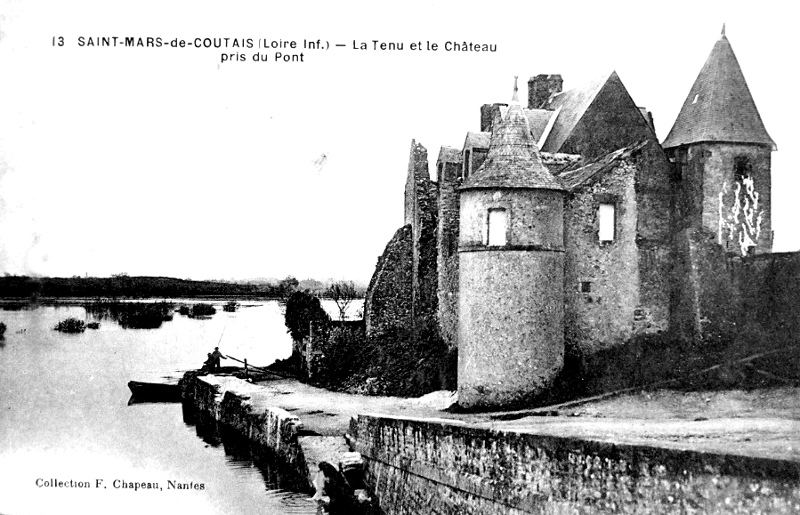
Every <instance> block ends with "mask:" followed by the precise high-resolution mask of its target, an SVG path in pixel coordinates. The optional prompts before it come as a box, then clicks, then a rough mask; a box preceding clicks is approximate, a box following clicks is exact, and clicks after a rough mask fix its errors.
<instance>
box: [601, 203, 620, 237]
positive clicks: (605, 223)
mask: <svg viewBox="0 0 800 515" xmlns="http://www.w3.org/2000/svg"><path fill="white" fill-rule="evenodd" d="M597 215H598V219H599V223H600V231H599V236H600V243H611V242H613V241H614V239H615V238H616V235H617V227H616V225H617V224H616V206H615V205H614V204H609V203H602V204H600V206H599V208H598V211H597Z"/></svg>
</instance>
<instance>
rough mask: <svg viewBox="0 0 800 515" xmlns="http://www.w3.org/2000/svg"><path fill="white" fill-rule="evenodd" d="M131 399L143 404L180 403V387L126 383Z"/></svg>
mask: <svg viewBox="0 0 800 515" xmlns="http://www.w3.org/2000/svg"><path fill="white" fill-rule="evenodd" d="M128 388H130V389H131V393H132V394H133V397H134V398H135V399H136V400H137V401H143V402H180V401H181V387H180V386H178V385H177V384H167V383H143V382H140V381H128Z"/></svg>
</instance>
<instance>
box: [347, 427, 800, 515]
mask: <svg viewBox="0 0 800 515" xmlns="http://www.w3.org/2000/svg"><path fill="white" fill-rule="evenodd" d="M356 429H357V434H356V435H355V436H356V450H357V451H358V452H360V453H361V454H362V456H363V457H364V460H365V464H366V472H367V481H368V483H369V485H370V486H371V488H372V490H373V491H374V493H375V495H376V497H377V499H378V503H379V505H380V508H381V510H382V511H383V513H385V514H386V515H420V514H427V513H436V514H439V515H456V514H458V515H478V514H487V515H488V514H492V515H499V514H511V515H519V514H523V513H536V514H575V513H582V514H594V513H622V514H627V513H631V514H633V513H660V514H673V513H675V514H686V513H705V514H722V513H726V514H728V513H736V514H749V513H777V514H783V513H786V514H788V513H794V514H796V513H798V512H800V467H799V466H798V464H797V463H794V462H788V461H780V460H763V459H757V458H747V457H739V456H728V455H717V454H710V453H699V452H690V451H679V450H669V449H659V448H651V447H643V446H633V445H616V444H611V443H603V442H594V441H588V440H578V439H572V438H560V437H550V436H540V435H533V434H522V433H515V432H505V431H495V430H490V429H483V428H475V427H469V426H465V425H461V424H458V423H453V422H450V421H435V420H427V421H425V420H414V419H401V418H391V417H381V416H364V415H361V416H359V418H358V423H357V426H356Z"/></svg>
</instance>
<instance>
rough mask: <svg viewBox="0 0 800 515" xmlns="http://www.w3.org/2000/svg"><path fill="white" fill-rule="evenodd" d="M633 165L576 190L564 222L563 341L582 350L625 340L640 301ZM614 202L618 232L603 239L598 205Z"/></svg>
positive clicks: (575, 349)
mask: <svg viewBox="0 0 800 515" xmlns="http://www.w3.org/2000/svg"><path fill="white" fill-rule="evenodd" d="M634 177H635V168H634V167H632V166H630V165H623V166H618V167H617V168H615V169H613V170H610V171H608V172H606V173H605V174H604V175H603V177H602V179H600V180H597V181H596V182H594V183H592V184H589V185H587V186H585V187H583V188H582V189H580V190H578V191H576V192H574V193H573V194H572V195H571V196H570V198H569V200H568V202H567V211H566V216H565V224H564V241H565V244H566V256H565V263H564V291H565V293H564V324H565V345H567V346H568V348H570V350H571V351H573V352H575V351H577V352H578V354H579V355H586V354H591V353H593V352H596V351H598V350H601V349H603V348H608V347H612V346H614V345H620V344H622V343H624V342H625V341H626V340H627V339H629V338H630V337H631V336H632V335H633V331H634V315H635V312H636V310H637V309H646V308H645V307H643V306H640V304H639V287H640V280H639V253H638V247H637V239H636V237H637V231H636V227H637V209H636V208H637V206H636V200H635V198H636V197H635V193H634ZM601 202H606V203H613V204H614V205H615V208H616V209H615V211H616V212H615V214H616V221H615V222H616V223H615V225H616V234H615V238H614V241H613V242H610V243H601V242H600V240H599V236H598V231H599V221H598V209H599V205H600V203H601Z"/></svg>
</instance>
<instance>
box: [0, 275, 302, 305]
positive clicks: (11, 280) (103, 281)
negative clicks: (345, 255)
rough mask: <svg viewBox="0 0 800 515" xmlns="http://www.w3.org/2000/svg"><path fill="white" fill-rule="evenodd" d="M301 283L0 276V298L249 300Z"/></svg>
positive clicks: (281, 295)
mask: <svg viewBox="0 0 800 515" xmlns="http://www.w3.org/2000/svg"><path fill="white" fill-rule="evenodd" d="M299 285H300V281H298V280H297V279H295V278H294V277H291V276H289V277H286V278H285V279H281V280H279V281H277V282H253V283H233V282H223V281H192V280H188V279H175V278H172V277H148V276H129V275H127V274H117V275H114V276H112V277H78V276H75V277H30V276H22V275H19V276H15V275H6V276H5V277H0V297H5V298H8V297H16V298H37V297H57V298H58V297H110V298H121V297H127V298H148V297H150V298H152V297H156V298H158V297H162V298H164V297H168V298H192V297H252V298H270V299H286V298H288V297H289V296H290V295H291V294H292V293H293V292H295V291H296V290H297V289H298V287H299Z"/></svg>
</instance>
